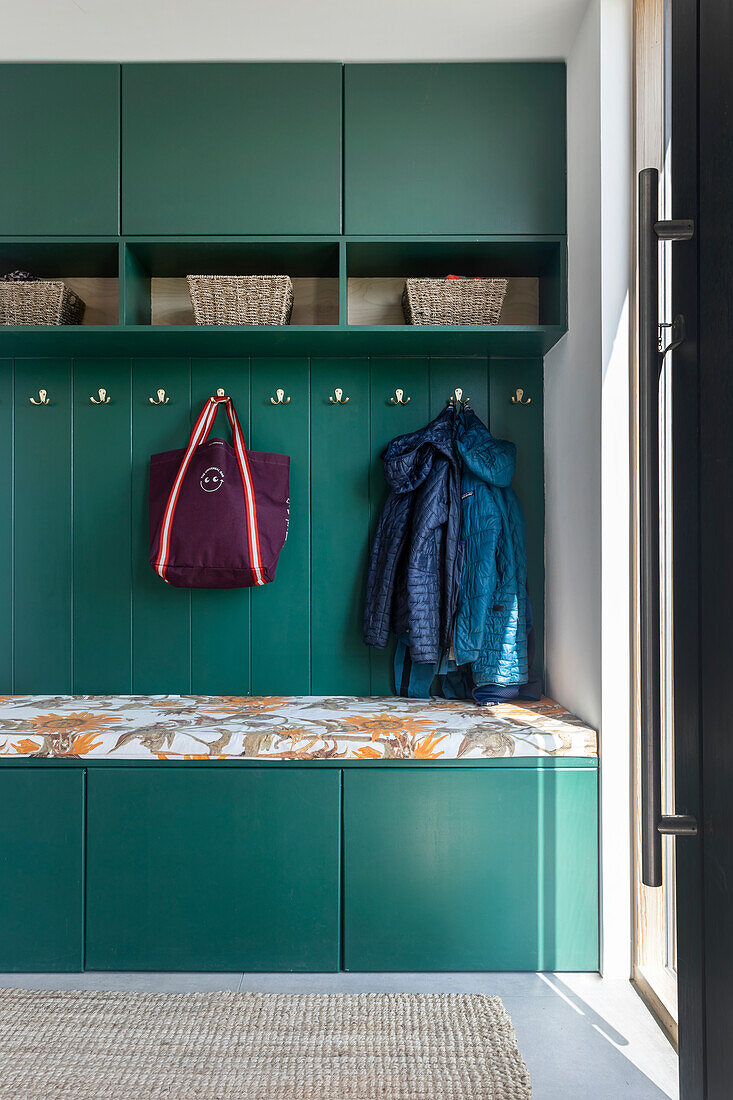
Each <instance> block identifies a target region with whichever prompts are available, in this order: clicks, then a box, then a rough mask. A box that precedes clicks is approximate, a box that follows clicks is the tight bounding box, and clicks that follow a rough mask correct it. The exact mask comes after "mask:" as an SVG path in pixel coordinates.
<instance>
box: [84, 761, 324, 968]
mask: <svg viewBox="0 0 733 1100" xmlns="http://www.w3.org/2000/svg"><path fill="white" fill-rule="evenodd" d="M87 782H88V809H87V844H88V854H87V910H86V912H87V942H86V962H87V967H88V968H89V969H91V970H306V971H307V970H312V971H326V970H337V969H338V967H339V855H340V853H339V837H340V825H339V820H340V819H339V811H340V807H339V798H340V796H339V774H338V772H337V771H335V770H326V769H324V770H322V771H306V770H303V769H298V768H289V767H287V766H286V767H283V766H282V765H281V766H280V767H279V768H278V767H276V768H269V769H268V768H237V767H227V766H226V765H224V766H219V765H217V764H216V763H213V764H209V765H206V766H205V767H204V766H202V765H200V764H199V765H194V766H193V767H191V768H187V767H182V768H177V767H175V765H170V764H168V765H163V766H161V767H156V766H153V767H148V768H124V769H122V768H118V769H114V768H98V769H96V768H95V769H93V770H92V769H90V773H89V776H88V779H87Z"/></svg>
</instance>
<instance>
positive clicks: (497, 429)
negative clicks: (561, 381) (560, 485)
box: [489, 359, 545, 680]
mask: <svg viewBox="0 0 733 1100" xmlns="http://www.w3.org/2000/svg"><path fill="white" fill-rule="evenodd" d="M489 374H490V379H491V424H490V427H491V431H492V433H493V434H494V435H496V436H499V437H500V438H501V439H511V441H512V442H513V443H516V445H517V468H516V472H515V474H514V481H513V483H512V484H513V486H514V489H515V491H516V493H517V496H518V497H519V500H520V503H521V505H522V508H523V510H524V515H525V519H526V521H527V581H528V584H529V595H530V599H531V601H532V613H533V616H534V627H535V641H536V657H535V671H536V672H537V673H538V674H539V675H540V676H541V677H542V678H543V680H544V639H545V464H544V459H545V452H544V434H543V415H542V405H543V381H542V360H540V359H492V360H491V364H490V371H489ZM518 388H519V389H523V390H524V400H527V398H529V399H530V404H529V405H520V404H513V403H512V395H513V394H515V391H516V390H517V389H518Z"/></svg>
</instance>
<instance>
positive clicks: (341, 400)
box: [328, 388, 349, 405]
mask: <svg viewBox="0 0 733 1100" xmlns="http://www.w3.org/2000/svg"><path fill="white" fill-rule="evenodd" d="M328 400H329V401H330V402H331V404H332V405H345V404H346V402H347V401H348V400H349V398H348V397H344V391H343V390H341V389H338V388H337V389H335V390H334V391H333V396H332V397H329V399H328Z"/></svg>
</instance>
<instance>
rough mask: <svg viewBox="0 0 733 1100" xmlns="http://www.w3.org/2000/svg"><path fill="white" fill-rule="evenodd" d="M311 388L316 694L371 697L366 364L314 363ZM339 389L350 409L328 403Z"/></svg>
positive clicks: (358, 361)
mask: <svg viewBox="0 0 733 1100" xmlns="http://www.w3.org/2000/svg"><path fill="white" fill-rule="evenodd" d="M311 386H312V397H311V409H312V412H311V426H312V428H311V430H312V436H313V448H312V458H311V532H312V535H311V538H312V544H311V551H312V559H311V560H312V565H311V607H312V610H311V645H312V669H313V673H312V684H313V692H314V693H315V694H317V695H319V694H338V695H344V694H346V695H352V694H353V695H367V694H368V693H369V652H368V650H367V647H366V646H365V645H364V642H363V641H362V630H361V624H362V612H363V606H364V577H365V570H366V561H367V545H368V541H369V363H368V360H366V359H314V360H313V362H312V364H311ZM336 387H339V388H340V389H342V390H343V392H344V396H348V398H349V402H348V404H343V405H338V404H331V403H330V402H329V400H328V399H329V396H330V395H332V394H333V393H334V389H335V388H336ZM295 598H296V599H297V594H295Z"/></svg>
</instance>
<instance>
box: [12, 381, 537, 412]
mask: <svg viewBox="0 0 733 1100" xmlns="http://www.w3.org/2000/svg"><path fill="white" fill-rule="evenodd" d="M216 395H217V397H224V390H223V389H222V388H221V387H219V389H218V390H217V391H216ZM29 400H30V403H31V405H49V404H50V401H49V397H48V390H39V391H38V398H35V397H31V398H29ZM89 400H90V401H91V403H92V404H93V405H109V403H110V400H111V398H110V396H109V394H108V393H107V391H106V389H104V388H103V387H101V386H100V388H99V389H98V390H97V396H96V397H90V398H89ZM328 400H329V401H330V402H331V404H332V405H345V404H346V403H347V401H349V400H350V398H348V397H345V396H344V391H343V390H342V389H340V388H339V387H338V386H337V387H336V389H335V390H334V391H333V394H332V395H331V396H330V397H329V399H328ZM470 400H471V398H470V397H464V396H463V390H462V389H460V388H459V387H456V389H455V390H454V391H453V395H452V397H450V398H449V399H448V404H449V405H453V406H454V407H456V408H457V407H459V406H463V407H464V408H465V407H466V406H467V405H468V404H469V402H470ZM148 401H149V402H150V404H151V405H167V404H168V402H169V401H170V397H169V396H168V395H167V394H166V392H165V390H163V389H160V390H158V391H157V393H156V395H155V397H149V398H148ZM389 402H390V404H391V405H409V403H410V398H409V397H406V396H405V391H404V390H395V391H394V397H390V399H389ZM270 403H271V404H272V405H289V404H290V398H289V397H286V396H285V390H282V389H278V390H275V396H274V397H271V398H270ZM531 403H532V398H531V397H525V395H524V390H523V389H520V388H519V387H518V388H517V389H516V390H515V392H514V393H513V394H512V404H513V405H530V404H531Z"/></svg>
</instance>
